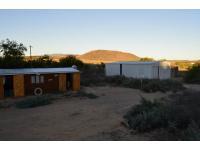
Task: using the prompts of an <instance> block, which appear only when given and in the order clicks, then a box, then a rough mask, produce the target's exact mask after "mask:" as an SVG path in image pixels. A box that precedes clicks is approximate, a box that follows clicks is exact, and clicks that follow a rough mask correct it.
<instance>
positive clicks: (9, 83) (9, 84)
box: [4, 76, 13, 97]
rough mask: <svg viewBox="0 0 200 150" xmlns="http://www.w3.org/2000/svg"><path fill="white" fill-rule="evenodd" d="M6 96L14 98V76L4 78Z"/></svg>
mask: <svg viewBox="0 0 200 150" xmlns="http://www.w3.org/2000/svg"><path fill="white" fill-rule="evenodd" d="M4 96H5V97H9V96H13V76H5V77H4Z"/></svg>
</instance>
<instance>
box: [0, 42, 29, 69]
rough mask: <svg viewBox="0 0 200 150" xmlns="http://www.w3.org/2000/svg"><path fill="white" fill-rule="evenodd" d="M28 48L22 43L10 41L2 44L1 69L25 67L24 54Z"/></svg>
mask: <svg viewBox="0 0 200 150" xmlns="http://www.w3.org/2000/svg"><path fill="white" fill-rule="evenodd" d="M25 51H27V48H26V47H25V46H24V45H23V44H22V43H17V42H16V41H11V40H9V39H6V40H2V41H1V42H0V53H2V56H3V57H2V58H1V62H0V67H1V68H21V67H24V52H25Z"/></svg>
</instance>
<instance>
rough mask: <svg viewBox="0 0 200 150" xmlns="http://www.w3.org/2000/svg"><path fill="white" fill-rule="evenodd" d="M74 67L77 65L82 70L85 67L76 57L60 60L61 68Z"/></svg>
mask: <svg viewBox="0 0 200 150" xmlns="http://www.w3.org/2000/svg"><path fill="white" fill-rule="evenodd" d="M72 65H76V66H77V67H78V68H79V69H80V68H82V67H83V66H84V63H83V62H82V61H81V60H79V59H77V58H76V57H75V56H67V57H65V58H61V59H60V60H59V66H61V67H72Z"/></svg>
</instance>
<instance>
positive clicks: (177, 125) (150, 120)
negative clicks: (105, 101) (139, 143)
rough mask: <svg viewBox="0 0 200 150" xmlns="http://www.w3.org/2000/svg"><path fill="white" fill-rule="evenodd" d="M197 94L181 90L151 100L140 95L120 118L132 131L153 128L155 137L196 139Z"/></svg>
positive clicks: (198, 134)
mask: <svg viewBox="0 0 200 150" xmlns="http://www.w3.org/2000/svg"><path fill="white" fill-rule="evenodd" d="M199 97H200V92H194V91H185V92H183V93H182V94H173V95H171V96H170V97H169V98H168V99H160V100H155V101H153V102H152V101H148V100H146V99H144V98H142V100H141V103H140V104H138V105H135V106H133V107H132V108H131V110H130V111H129V112H127V114H126V115H125V116H124V118H125V120H126V121H127V123H128V125H129V128H130V129H133V130H135V131H136V132H141V133H143V132H152V131H154V137H153V138H155V140H200V132H199V131H200V109H199V107H200V100H199Z"/></svg>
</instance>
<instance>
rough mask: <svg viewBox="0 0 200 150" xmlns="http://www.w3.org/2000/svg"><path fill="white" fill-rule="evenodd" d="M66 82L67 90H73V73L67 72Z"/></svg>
mask: <svg viewBox="0 0 200 150" xmlns="http://www.w3.org/2000/svg"><path fill="white" fill-rule="evenodd" d="M66 84H67V86H66V87H67V90H72V73H67V80H66Z"/></svg>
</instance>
